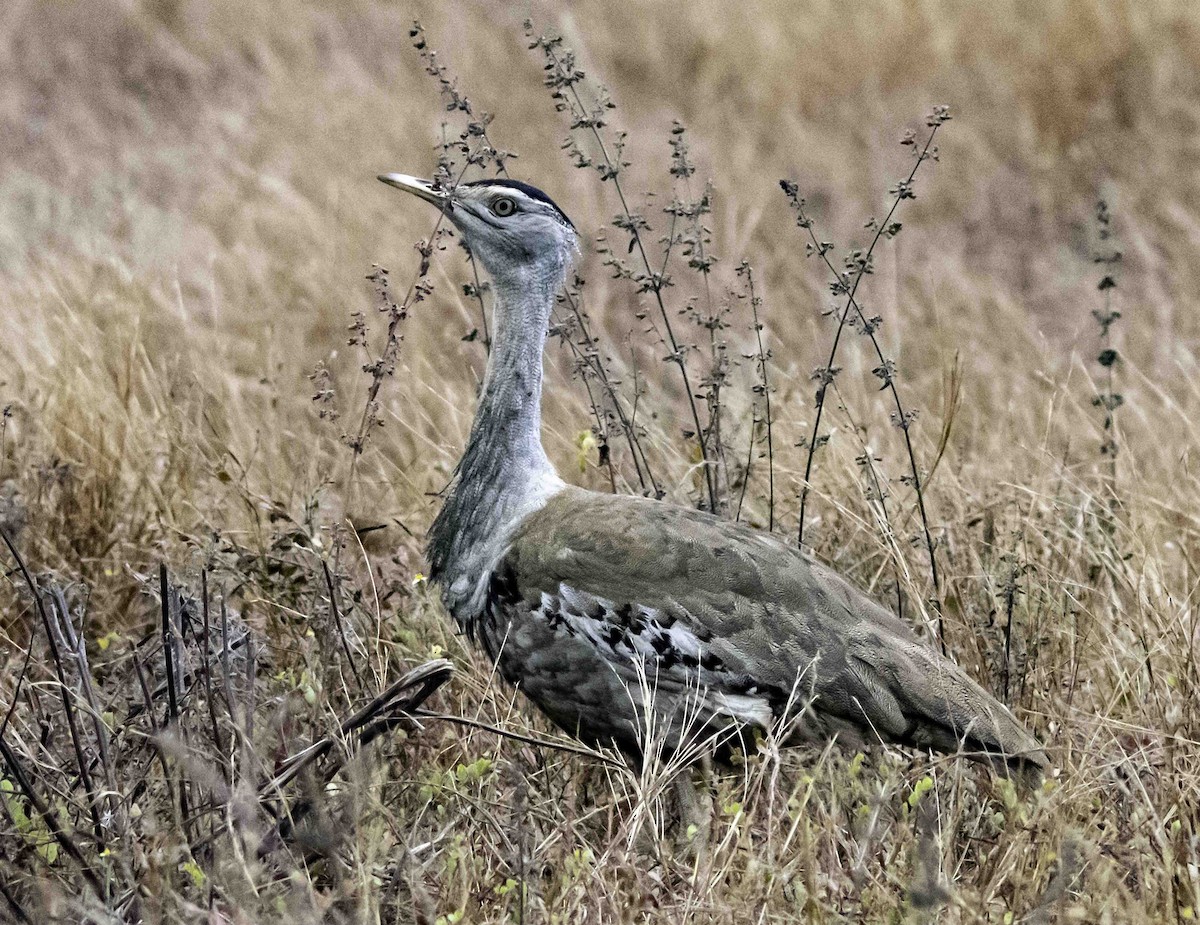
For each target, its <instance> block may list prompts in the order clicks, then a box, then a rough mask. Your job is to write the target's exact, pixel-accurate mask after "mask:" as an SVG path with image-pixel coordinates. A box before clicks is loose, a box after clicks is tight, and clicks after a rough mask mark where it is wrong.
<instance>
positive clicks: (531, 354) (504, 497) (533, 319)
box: [428, 266, 565, 620]
mask: <svg viewBox="0 0 1200 925" xmlns="http://www.w3.org/2000/svg"><path fill="white" fill-rule="evenodd" d="M564 272H565V268H564V267H562V266H543V267H542V268H541V270H540V272H538V271H533V270H531V269H530V268H528V267H516V268H511V269H509V270H507V271H505V272H500V273H493V274H492V276H493V285H494V291H495V294H496V299H495V306H494V309H493V319H494V325H493V330H494V332H495V336H494V340H493V342H492V352H491V355H490V356H489V358H488V364H487V372H486V374H485V376H484V380H483V390H482V392H481V394H480V398H479V407H478V408H477V409H476V411H475V420H474V423H473V424H472V425H471V436H470V438H469V440H468V441H467V448H466V451H465V452H464V453H463V457H462V459H461V460H460V461H459V465H458V480H457V482H456V484H455V486H454V489H453V491H452V492H451V494H450V496H449V498H447V500H446V503H445V504H444V505H443V507H442V510H441V512H440V513H439V514H438V516H437V519H436V520H435V521H434V524H433V527H432V529H431V530H430V537H429V540H430V542H429V550H428V555H429V560H430V566H431V571H432V577H433V578H434V579H435V580H437V581H438V583H439V584H441V585H442V588H443V593H444V594H445V596H446V599H447V603H448V604H449V605H450V608H451V610H452V611H453V612H454V613H455V616H456V617H459V618H460V619H465V620H470V619H473V617H474V614H470V613H467V611H471V610H475V609H477V608H478V607H480V606H482V603H481V600H480V594H481V590H480V588H479V583H480V581H481V579H482V578H483V577H484V576H483V574H482V572H483V571H484V570H486V569H488V568H490V566H491V564H492V563H493V562H494V561H495V559H496V558H497V557H498V556H499V555H500V553H501V552H503V549H504V546H505V545H506V543H507V539H508V536H509V534H510V533H511V530H512V528H513V527H514V526H515V525H516V524H517V523H519V522H520V520H521V519H522V518H523V517H524V516H525V515H526V514H529V513H532V511H534V510H536V509H537V508H538V507H540V506H541V505H542V504H543V503H544V502H545V500H546V498H548V497H549V496H550V495H552V494H554V493H555V492H557V491H558V490H559V489H561V488H562V482H561V481H560V480H559V478H558V476H557V474H556V473H555V471H554V467H553V466H552V465H551V464H550V460H549V458H547V456H546V451H545V450H544V449H543V448H542V436H541V422H542V350H543V348H544V347H545V343H546V329H547V325H548V324H549V320H550V310H551V308H552V307H553V305H554V298H555V294H556V292H557V291H558V288H559V286H560V285H561V283H562V278H563V273H564Z"/></svg>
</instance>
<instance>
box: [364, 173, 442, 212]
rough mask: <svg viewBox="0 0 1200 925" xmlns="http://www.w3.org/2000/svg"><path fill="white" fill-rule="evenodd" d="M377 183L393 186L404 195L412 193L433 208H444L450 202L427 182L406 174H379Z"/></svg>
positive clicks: (440, 191)
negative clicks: (430, 203)
mask: <svg viewBox="0 0 1200 925" xmlns="http://www.w3.org/2000/svg"><path fill="white" fill-rule="evenodd" d="M379 181H380V182H381V183H386V184H387V185H388V186H394V187H396V189H401V190H404V191H405V192H406V193H412V194H413V195H414V196H417V197H419V198H421V199H424V200H425V201H426V202H432V203H433V204H434V205H435V206H439V207H443V208H444V207H445V206H446V205H447V204H448V203H449V201H450V197H449V196H448V195H447V194H446V193H445V192H444V191H443V190H439V189H434V187H433V184H432V183H430V182H429V181H428V180H420V179H418V178H416V177H410V176H408V175H407V174H403V173H381V174H380V175H379Z"/></svg>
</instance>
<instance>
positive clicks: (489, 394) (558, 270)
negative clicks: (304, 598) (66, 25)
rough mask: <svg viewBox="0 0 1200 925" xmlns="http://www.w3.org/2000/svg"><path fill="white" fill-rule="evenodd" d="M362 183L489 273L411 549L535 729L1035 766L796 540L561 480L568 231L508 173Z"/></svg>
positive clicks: (970, 684) (995, 711) (997, 717)
mask: <svg viewBox="0 0 1200 925" xmlns="http://www.w3.org/2000/svg"><path fill="white" fill-rule="evenodd" d="M379 179H380V180H382V181H383V182H384V183H387V184H388V185H390V186H394V187H396V188H398V189H401V190H405V191H406V192H409V193H412V194H414V195H416V196H418V197H420V198H421V199H424V200H426V201H427V202H430V203H433V204H434V205H436V206H437V207H438V208H440V209H441V210H442V211H443V212H444V213H445V215H446V216H447V218H449V220H450V221H451V222H453V224H454V226H455V227H456V228H457V229H458V231H459V233H460V234H461V235H462V237H463V239H464V240H465V242H466V244H467V246H468V247H469V248H470V250H471V253H472V254H473V255H474V256H475V257H476V258H477V259H478V260H479V261H480V262H481V263H482V264H483V267H484V269H485V270H486V271H487V272H488V274H489V275H490V276H491V278H492V281H493V287H494V292H495V306H494V319H495V321H494V327H493V337H494V341H493V344H492V350H491V355H490V357H489V359H488V363H487V372H486V375H485V377H484V382H483V389H482V393H481V395H480V398H479V407H478V409H477V411H476V413H475V420H474V423H473V425H472V427H471V434H470V438H469V440H468V442H467V448H466V451H465V452H464V453H463V456H462V460H461V462H460V463H459V467H458V477H457V481H456V483H455V485H454V487H453V489H452V491H451V492H450V494H449V497H448V498H447V500H446V502H445V505H444V506H443V507H442V510H441V513H440V514H438V517H437V519H436V521H435V522H434V524H433V528H432V530H431V532H430V539H429V548H428V557H429V561H430V567H431V578H432V579H433V580H434V581H436V583H437V584H438V585H439V587H440V589H441V593H442V596H443V599H444V600H445V603H446V606H447V608H448V609H449V611H450V613H451V614H452V615H453V617H454V620H455V621H456V622H457V624H458V626H459V627H460V629H461V630H463V631H464V632H466V633H467V634H468V635H469V636H470V637H471V638H472V639H473V640H475V641H476V642H478V643H479V644H480V645H482V647H483V649H484V650H485V651H486V652H487V654H488V656H489V657H490V658H491V659H492V660H494V661H495V662H496V663H497V665H498V667H499V671H500V674H501V675H502V676H503V677H504V678H505V679H506V680H507V681H509V682H510V683H512V684H514V685H516V686H517V687H519V689H520V690H521V691H522V692H523V693H524V694H525V696H527V697H528V698H529V699H530V700H532V701H533V702H534V703H535V704H537V705H538V707H540V708H541V709H542V710H543V711H544V712H545V713H546V714H547V715H548V716H549V717H550V718H551V719H552V720H553V721H554V722H555V723H556V724H558V725H559V726H561V727H562V728H563V729H564V730H566V731H567V732H569V733H571V734H573V735H576V736H578V737H579V738H581V739H584V740H587V741H591V742H596V743H602V744H615V745H616V746H618V747H619V748H620V749H621V750H622V751H624V752H625V753H627V754H629V755H631V756H637V755H639V754H641V752H642V749H643V747H644V745H645V741H644V736H645V734H646V730H647V729H648V728H651V727H653V728H655V729H656V730H657V732H658V734H659V735H661V736H662V741H661V742H660V745H665V747H666V748H667V749H668V750H670V749H673V748H675V747H678V746H679V744H680V742H681V740H683V739H684V738H685V737H690V736H695V735H696V734H698V733H700V734H712V735H713V736H714V737H716V738H720V737H722V736H726V737H730V736H735V735H736V734H737V733H738V732H739V731H740V730H744V729H746V728H754V727H757V728H760V729H763V730H767V729H770V728H772V727H774V728H775V729H777V730H783V732H782V735H783V736H784V739H785V742H786V743H787V744H791V743H798V742H802V741H822V740H828V739H830V738H833V737H835V736H836V737H837V738H838V739H839V741H845V742H849V743H851V744H869V743H872V742H879V741H884V742H891V743H899V744H904V745H910V746H916V747H919V748H934V749H938V750H940V751H945V752H962V753H963V754H965V755H967V756H969V757H972V758H975V759H978V760H984V761H989V762H991V763H992V764H993V765H995V766H997V767H999V768H1001V769H1003V770H1021V771H1028V772H1032V773H1034V774H1037V773H1038V772H1040V771H1041V770H1042V769H1043V768H1044V767H1045V766H1046V765H1047V763H1048V759H1047V757H1046V753H1045V752H1044V751H1043V750H1042V748H1041V746H1040V745H1039V744H1038V742H1037V741H1036V740H1035V739H1034V738H1033V736H1031V735H1030V734H1029V732H1027V731H1026V730H1025V728H1024V727H1023V726H1022V725H1021V724H1020V723H1019V722H1018V721H1017V720H1016V719H1015V718H1014V717H1013V715H1012V714H1011V713H1010V712H1009V711H1008V709H1007V708H1006V707H1005V706H1004V705H1002V704H1001V703H1000V702H999V701H997V700H996V699H995V698H993V697H992V696H991V695H990V694H988V693H987V692H986V691H984V690H983V688H982V687H980V686H979V685H978V684H976V683H975V682H974V681H972V680H971V679H970V678H969V677H967V675H966V674H965V673H964V672H963V671H962V670H961V669H960V668H959V667H958V666H957V665H955V664H954V663H953V662H951V661H949V660H948V659H946V658H943V657H942V656H940V655H939V654H938V653H937V652H935V651H934V650H933V649H931V648H930V647H929V646H927V645H925V644H923V643H921V642H920V641H918V640H917V639H916V637H915V636H914V634H913V633H912V632H911V631H910V630H909V628H908V627H907V626H906V625H905V624H904V623H903V622H901V621H900V620H899V619H897V618H896V617H895V616H893V615H892V614H891V613H890V612H888V611H887V610H885V609H884V608H883V607H881V606H880V605H878V604H876V603H875V602H874V601H873V600H871V599H870V598H869V597H867V596H866V595H865V594H864V593H862V592H861V591H859V590H858V589H856V588H854V587H853V586H851V585H850V584H849V583H848V582H846V581H845V580H843V579H842V578H841V577H839V576H838V575H836V574H835V573H834V572H832V571H831V570H830V569H828V568H826V567H825V566H823V565H821V564H820V563H818V562H816V561H814V560H813V559H811V558H810V557H809V556H807V555H805V554H804V553H802V552H801V551H799V550H797V549H795V548H794V547H792V546H789V545H787V544H786V543H784V542H783V541H782V540H780V539H778V538H776V537H775V536H772V535H770V534H766V533H762V532H760V531H756V530H753V529H750V528H748V527H745V526H741V525H739V524H735V523H730V522H729V521H726V520H721V519H720V518H718V517H716V516H714V515H712V514H709V513H705V512H702V511H696V510H692V509H690V508H686V507H680V506H678V505H674V504H669V503H666V502H662V501H656V500H650V499H646V498H638V497H627V496H620V495H609V494H600V493H597V492H592V491H585V490H583V489H580V488H576V487H573V486H570V485H567V484H565V483H564V482H563V481H562V479H560V478H559V476H558V474H557V473H556V472H555V470H554V467H553V466H552V465H551V463H550V460H549V459H548V458H547V456H546V453H545V451H544V450H543V448H542V440H541V396H542V350H543V347H544V345H545V341H546V334H547V325H548V323H549V319H550V311H551V307H552V306H553V305H554V300H555V296H556V294H557V292H558V291H559V289H560V288H561V286H562V284H563V281H564V279H565V277H566V274H567V272H568V270H569V268H570V266H571V263H572V260H573V258H574V256H575V253H576V250H577V246H576V240H577V239H576V232H575V227H574V226H573V225H572V224H571V221H570V219H568V218H567V216H566V215H565V214H564V213H563V211H562V210H561V209H559V208H558V206H556V205H555V204H554V202H553V201H552V200H551V199H550V197H549V196H547V195H546V194H545V193H543V192H542V191H540V190H538V189H535V188H534V187H532V186H529V185H527V184H525V183H520V182H517V181H514V180H502V179H501V180H483V181H479V182H476V183H468V184H463V185H460V186H458V187H456V188H455V189H453V190H452V191H445V190H441V189H439V188H437V187H435V186H434V185H433V184H431V183H430V182H428V181H426V180H419V179H416V178H414V177H409V176H405V175H403V174H386V175H383V176H381V177H380V178H379ZM648 691H649V694H650V696H647V692H648Z"/></svg>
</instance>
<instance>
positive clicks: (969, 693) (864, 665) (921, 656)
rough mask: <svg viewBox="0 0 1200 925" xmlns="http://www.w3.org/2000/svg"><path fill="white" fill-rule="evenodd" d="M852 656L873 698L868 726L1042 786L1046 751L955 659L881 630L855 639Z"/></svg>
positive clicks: (853, 665)
mask: <svg viewBox="0 0 1200 925" xmlns="http://www.w3.org/2000/svg"><path fill="white" fill-rule="evenodd" d="M846 655H847V662H848V663H849V667H850V671H851V673H852V674H853V675H854V677H855V678H856V679H857V681H858V682H859V683H860V684H861V685H862V686H863V687H864V688H866V689H867V691H868V692H869V693H870V699H871V700H872V701H873V703H872V706H871V707H869V708H865V709H866V710H867V713H868V716H867V719H868V720H869V721H870V723H871V724H872V726H875V727H876V729H877V731H878V732H880V733H882V734H886V735H889V736H891V737H892V738H894V739H895V740H896V741H898V742H901V743H904V744H909V745H915V746H919V747H923V748H934V749H937V750H938V751H942V752H950V753H953V752H959V751H961V752H963V753H964V754H966V755H967V756H968V757H971V758H975V759H976V760H980V761H987V762H989V763H991V764H992V765H993V766H994V767H996V768H997V770H999V771H1001V772H1004V773H1009V774H1015V775H1017V776H1020V777H1023V778H1028V779H1033V780H1036V779H1038V778H1040V777H1041V774H1042V772H1044V771H1045V770H1046V769H1047V768H1048V767H1049V765H1050V759H1049V757H1048V756H1047V755H1046V752H1045V750H1044V749H1043V748H1042V746H1041V745H1040V744H1039V743H1038V741H1037V740H1036V739H1035V738H1034V737H1033V736H1032V735H1031V734H1030V733H1029V732H1028V730H1026V729H1025V727H1024V726H1022V725H1021V724H1020V723H1019V722H1018V721H1017V719H1016V718H1015V717H1014V716H1013V715H1012V713H1011V712H1009V710H1008V708H1007V707H1005V706H1004V704H1002V703H1000V701H998V700H997V699H996V698H995V697H993V696H992V695H991V694H989V693H988V692H987V691H985V690H984V689H983V688H982V687H980V686H979V685H978V684H976V683H975V682H974V681H972V680H971V679H970V678H969V677H967V675H966V673H965V672H963V670H962V669H961V668H959V667H958V666H957V665H955V664H954V663H953V662H951V661H950V660H949V659H946V658H942V657H941V656H939V655H937V654H936V653H935V652H932V651H931V650H929V649H928V648H926V647H924V646H922V645H921V644H920V643H917V642H915V641H912V640H908V639H899V638H896V637H892V636H891V635H890V634H883V633H879V632H878V631H868V632H866V633H863V634H856V635H855V636H854V637H852V638H851V640H850V645H849V647H848V649H847V653H846ZM871 714H875V715H871Z"/></svg>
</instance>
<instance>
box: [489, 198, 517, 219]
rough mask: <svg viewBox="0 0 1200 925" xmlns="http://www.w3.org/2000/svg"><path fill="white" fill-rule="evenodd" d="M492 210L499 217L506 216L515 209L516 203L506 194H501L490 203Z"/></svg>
mask: <svg viewBox="0 0 1200 925" xmlns="http://www.w3.org/2000/svg"><path fill="white" fill-rule="evenodd" d="M492 211H493V212H495V213H496V214H497V215H499V216H500V217H501V218H507V217H508V216H510V215H512V214H513V213H514V212H516V211H517V204H516V202H514V201H513V200H512V199H509V198H508V197H507V196H501V197H500V198H499V199H497V200H495V201H494V202H493V203H492Z"/></svg>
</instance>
